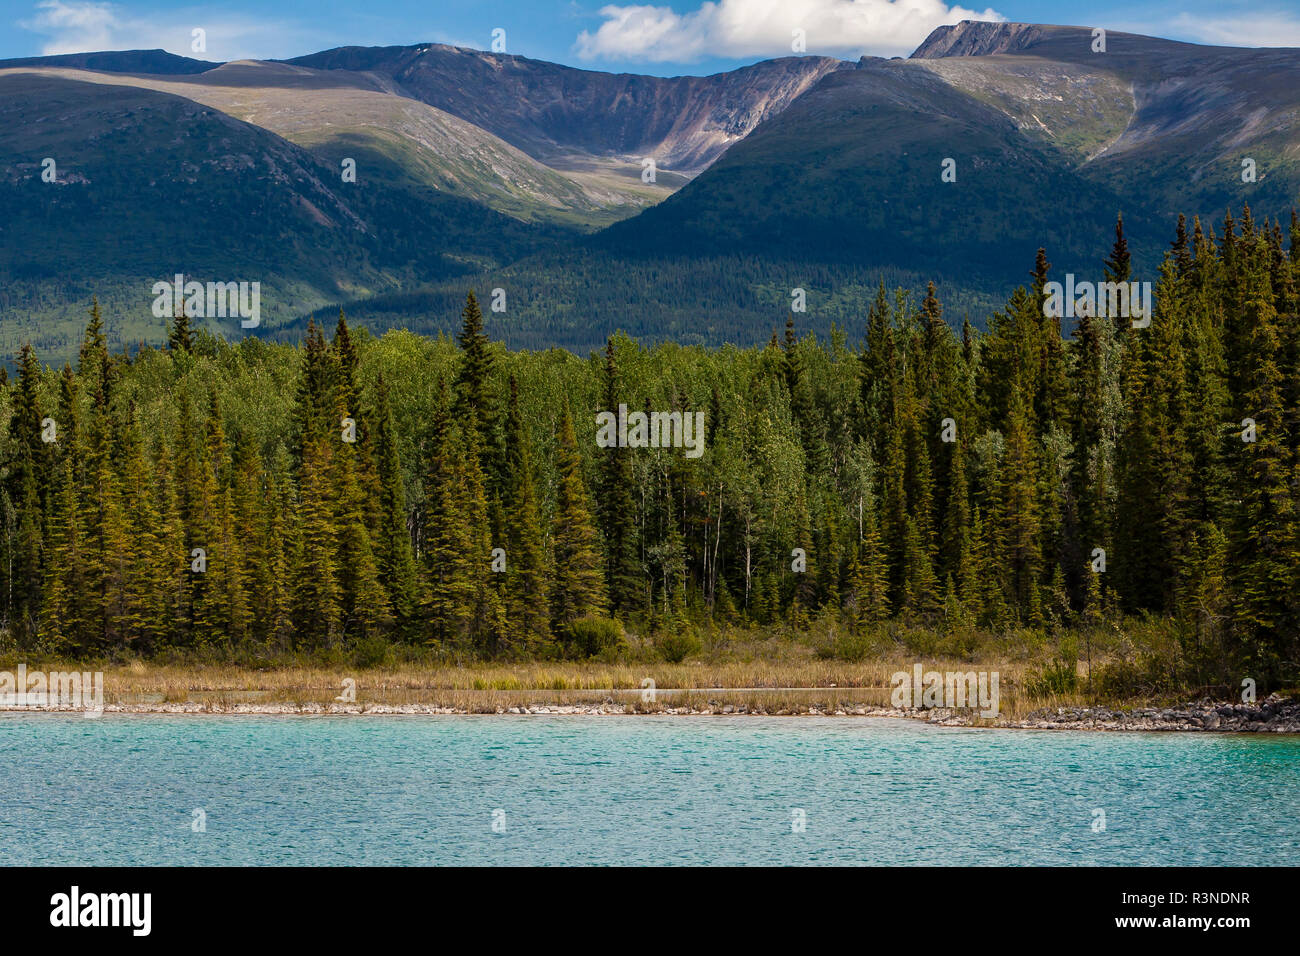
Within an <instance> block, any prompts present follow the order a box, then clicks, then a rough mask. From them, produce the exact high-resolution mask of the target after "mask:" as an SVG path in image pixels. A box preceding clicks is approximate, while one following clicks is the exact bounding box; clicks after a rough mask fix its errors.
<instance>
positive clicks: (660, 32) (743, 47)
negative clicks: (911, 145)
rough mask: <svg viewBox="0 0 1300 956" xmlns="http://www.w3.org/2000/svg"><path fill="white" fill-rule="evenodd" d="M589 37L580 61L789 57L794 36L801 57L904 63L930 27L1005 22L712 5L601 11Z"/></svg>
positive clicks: (798, 6)
mask: <svg viewBox="0 0 1300 956" xmlns="http://www.w3.org/2000/svg"><path fill="white" fill-rule="evenodd" d="M600 16H601V17H603V18H604V20H605V22H604V23H602V24H601V25H600V26H599V27H598V28H597V29H596V31H595V32H594V33H593V32H590V31H587V30H583V31H582V32H581V33H580V34H578V40H577V43H576V44H575V45H574V48H575V51H576V52H577V54H578V56H580V57H581V58H582V59H584V60H594V59H608V60H649V61H654V62H660V63H662V62H672V63H688V62H692V61H695V60H700V59H703V58H705V57H721V58H743V57H754V56H788V55H790V54H791V53H792V52H794V51H793V50H792V49H791V43H792V38H793V32H794V31H795V30H802V31H804V36H805V37H806V44H807V47H806V49H807V52H808V53H816V54H823V55H826V56H844V57H856V56H860V55H862V54H870V55H872V56H906V55H907V54H908V53H911V52H912V50H914V49H915V48H916V47H917V46H918V45H919V44H920V42H921V41H922V40H924V39H925V38H926V37H927V36H928V35H929V34H930V32H931V31H932V30H933V29H934V28H935V27H937V26H941V25H942V24H945V23H956V22H958V21H959V20H1005V19H1006V18H1005V17H1003V16H1002V15H1001V14H1000V13H998V12H997V11H995V10H993V9H992V8H991V7H990V8H986V9H985V10H984V11H983V12H979V11H975V10H967V9H966V8H965V7H960V6H948V5H947V4H946V3H944V2H943V0H716V2H712V0H710V2H705V3H703V4H702V5H701V6H700V8H699V9H698V10H694V11H691V12H689V13H677V12H676V11H674V10H673V9H672V8H671V7H662V6H649V5H644V6H616V5H610V6H606V7H602V8H601V10H600Z"/></svg>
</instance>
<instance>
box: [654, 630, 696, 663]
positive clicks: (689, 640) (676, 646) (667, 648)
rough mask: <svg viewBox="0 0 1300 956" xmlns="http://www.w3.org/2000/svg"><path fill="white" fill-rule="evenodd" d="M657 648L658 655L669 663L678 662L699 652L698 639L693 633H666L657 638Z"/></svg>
mask: <svg viewBox="0 0 1300 956" xmlns="http://www.w3.org/2000/svg"><path fill="white" fill-rule="evenodd" d="M658 648H659V656H660V657H662V658H663V659H664V660H665V661H667V662H668V663H669V664H680V663H681V662H682V661H684V660H686V658H688V657H690V656H691V655H692V654H698V653H699V652H700V641H699V638H697V637H696V636H695V635H694V634H667V635H665V636H663V637H661V638H660V639H659V642H658Z"/></svg>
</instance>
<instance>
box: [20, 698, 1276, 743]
mask: <svg viewBox="0 0 1300 956" xmlns="http://www.w3.org/2000/svg"><path fill="white" fill-rule="evenodd" d="M57 713H62V714H78V713H79V714H83V715H85V716H87V717H88V718H91V717H92V715H91V714H87V713H86V710H85V708H82V707H71V706H61V705H37V706H16V705H0V719H2V718H3V717H4V716H7V715H9V714H57ZM103 715H114V716H118V715H145V716H148V715H153V716H180V717H195V716H198V717H202V716H261V717H372V716H373V717H400V716H411V717H456V716H460V717H467V716H558V717H564V716H585V717H597V716H601V717H653V716H674V717H710V716H714V717H845V718H852V717H876V718H890V719H903V720H917V721H921V722H923V723H927V724H932V725H935V726H940V727H966V728H975V729H987V730H1091V731H1097V732H1121V733H1122V732H1150V731H1156V732H1181V733H1196V732H1201V733H1281V734H1297V733H1300V700H1296V699H1287V698H1283V697H1281V696H1280V695H1277V694H1274V695H1272V696H1270V697H1268V698H1266V699H1264V700H1262V701H1259V702H1257V703H1253V704H1242V703H1230V702H1222V701H1210V700H1200V701H1195V702H1190V703H1188V704H1185V705H1183V706H1181V707H1136V708H1132V709H1130V710H1121V709H1116V708H1110V707H1057V708H1044V709H1041V710H1036V711H1032V712H1030V713H1029V714H1027V715H1025V716H1024V717H1020V718H1006V717H1001V716H999V717H995V718H982V717H980V716H978V714H977V713H976V712H974V711H963V710H956V709H952V708H943V707H937V708H915V709H904V708H895V707H870V706H861V705H859V706H845V707H837V708H835V709H829V708H827V709H821V708H817V707H809V708H807V709H802V708H790V707H780V708H774V709H771V710H768V709H765V708H755V707H748V706H734V705H731V704H725V705H724V704H713V703H710V705H708V706H705V707H690V706H682V707H670V706H657V705H655V704H653V703H652V704H651V705H650V706H649V707H647V706H646V705H645V703H644V702H641V703H638V704H633V705H631V706H629V705H626V704H621V703H617V702H615V701H613V700H612V699H609V698H607V699H606V700H605V701H603V702H601V703H597V704H533V705H526V706H511V707H504V706H498V707H496V708H494V709H491V710H487V709H471V708H468V707H458V706H443V705H438V704H409V703H408V704H384V703H367V704H356V703H337V702H335V703H328V704H322V703H318V702H310V701H309V702H298V703H287V702H281V703H269V702H267V703H232V704H223V703H221V702H215V701H193V700H190V701H184V702H162V701H159V702H142V703H113V704H105V705H104V707H103V711H102V714H100V715H93V716H103Z"/></svg>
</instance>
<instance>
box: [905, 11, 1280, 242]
mask: <svg viewBox="0 0 1300 956" xmlns="http://www.w3.org/2000/svg"><path fill="white" fill-rule="evenodd" d="M1105 40H1106V46H1105V52H1093V44H1094V39H1093V31H1092V29H1091V28H1087V27H1061V26H1039V25H1032V24H1023V23H1016V24H1007V23H978V22H972V21H963V22H962V23H960V24H957V25H956V26H951V27H940V28H939V29H938V30H936V31H935V32H934V33H933V34H931V36H930V37H929V38H928V39H927V40H926V41H925V42H924V43H923V44H921V46H920V47H918V48H917V50H916V51H915V52H914V53H913V54H912V59H911V60H910V61H909V62H911V63H915V64H916V65H919V66H923V67H924V68H926V69H929V70H931V71H933V72H935V73H936V74H937V75H939V76H941V77H943V78H944V79H945V80H946V81H947V82H949V83H951V84H952V85H954V86H955V87H958V88H960V89H963V90H966V91H967V92H969V93H970V94H971V95H973V96H977V97H980V98H982V99H985V100H986V101H988V102H991V103H995V104H996V105H997V106H998V107H999V108H1000V109H1002V110H1004V111H1005V112H1006V113H1007V115H1008V116H1010V117H1012V118H1013V119H1014V120H1015V121H1016V122H1017V123H1018V125H1020V127H1021V128H1022V130H1023V131H1024V132H1025V135H1026V136H1029V137H1032V138H1036V139H1038V140H1040V141H1041V142H1043V143H1045V144H1050V145H1054V146H1055V147H1057V148H1059V149H1061V150H1062V151H1063V152H1065V153H1066V154H1067V155H1068V156H1070V157H1071V158H1072V159H1073V160H1074V162H1075V163H1076V165H1077V166H1078V168H1079V169H1080V170H1081V171H1083V172H1084V173H1085V174H1086V175H1088V176H1089V178H1090V179H1092V180H1094V181H1096V182H1100V183H1104V184H1106V185H1108V186H1110V187H1111V188H1114V189H1119V190H1122V191H1123V192H1125V193H1126V194H1128V195H1132V196H1134V197H1137V198H1139V199H1141V200H1144V201H1146V202H1147V203H1149V204H1150V205H1151V206H1152V207H1153V209H1154V211H1155V212H1156V213H1157V214H1158V215H1160V216H1161V217H1164V218H1168V217H1169V216H1171V215H1173V216H1176V215H1177V214H1178V213H1179V212H1183V213H1186V214H1188V215H1189V216H1190V215H1192V214H1194V213H1201V214H1203V215H1211V214H1216V213H1217V214H1222V211H1223V209H1224V207H1225V206H1227V205H1229V204H1232V205H1240V204H1241V203H1242V202H1250V203H1251V204H1252V205H1256V206H1259V207H1261V208H1264V209H1267V210H1270V211H1272V212H1274V213H1277V212H1281V211H1285V210H1286V209H1289V207H1290V205H1291V204H1292V203H1294V202H1295V199H1296V196H1297V195H1298V194H1300V188H1297V187H1300V49H1295V48H1290V49H1286V48H1265V49H1241V48H1235V47H1217V46H1200V45H1197V44H1193V43H1179V42H1176V41H1173V40H1163V39H1158V38H1155V37H1146V36H1138V35H1135V34H1130V33H1117V32H1108V33H1107V34H1106V37H1105ZM1247 158H1250V159H1253V160H1254V161H1255V165H1256V174H1257V179H1256V181H1255V182H1253V183H1244V182H1243V181H1242V161H1243V160H1244V159H1247Z"/></svg>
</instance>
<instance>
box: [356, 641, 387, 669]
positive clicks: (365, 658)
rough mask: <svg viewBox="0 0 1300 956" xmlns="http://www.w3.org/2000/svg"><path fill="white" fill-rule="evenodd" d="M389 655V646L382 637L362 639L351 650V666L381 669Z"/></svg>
mask: <svg viewBox="0 0 1300 956" xmlns="http://www.w3.org/2000/svg"><path fill="white" fill-rule="evenodd" d="M389 654H390V646H389V644H388V642H387V641H386V640H384V639H383V638H382V637H378V636H375V635H371V636H370V637H363V638H361V639H360V640H359V641H357V643H356V644H355V645H354V646H353V648H352V664H353V666H355V667H360V668H370V667H382V666H383V665H385V664H387V663H388V659H389Z"/></svg>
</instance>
